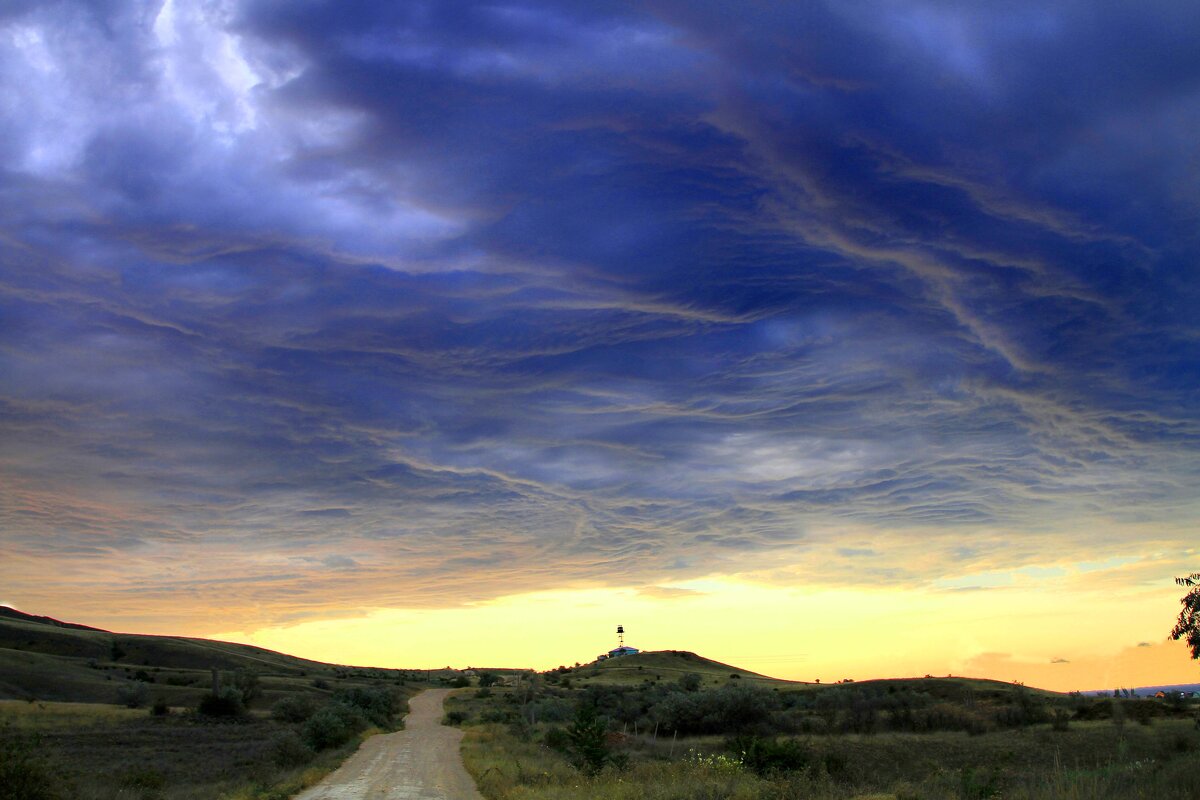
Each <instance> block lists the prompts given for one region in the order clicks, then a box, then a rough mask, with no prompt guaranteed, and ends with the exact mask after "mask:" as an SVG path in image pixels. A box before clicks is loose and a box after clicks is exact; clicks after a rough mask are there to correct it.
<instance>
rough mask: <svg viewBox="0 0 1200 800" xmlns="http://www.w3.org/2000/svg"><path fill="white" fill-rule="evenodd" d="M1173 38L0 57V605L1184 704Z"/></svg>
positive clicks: (1182, 277)
mask: <svg viewBox="0 0 1200 800" xmlns="http://www.w3.org/2000/svg"><path fill="white" fill-rule="evenodd" d="M1198 40H1200V6H1197V5H1196V4H1195V3H1191V2H1183V1H1182V0H1181V1H1180V2H1167V1H1166V0H1149V1H1148V2H1141V3H1136V4H1134V3H1124V2H1113V1H1112V0H1054V1H1053V2H1048V3H1047V2H1032V1H1030V2H1026V1H1025V0H1016V1H1015V2H1012V3H1005V4H1001V5H999V6H998V5H997V4H994V3H982V2H976V3H970V2H955V3H951V2H943V1H942V0H880V1H879V2H862V0H837V1H836V2H834V1H833V0H830V1H829V2H818V1H817V0H806V2H800V3H789V4H782V3H768V2H737V3H734V2H729V3H723V2H702V3H698V2H675V1H673V0H650V1H649V2H640V3H632V4H627V3H610V2H605V1H604V0H588V2H558V3H536V2H508V0H496V2H492V3H486V4H484V3H471V2H456V1H454V0H447V1H445V2H408V3H374V2H365V1H364V0H296V1H290V0H289V1H288V2H284V0H246V1H245V2H229V1H228V0H192V1H188V2H185V0H168V1H167V2H165V3H163V2H135V1H133V0H130V1H129V2H121V1H120V0H95V1H94V2H83V1H82V0H78V1H70V0H48V1H47V0H38V1H36V2H35V1H34V0H26V1H24V2H22V0H16V1H15V2H8V3H5V4H4V5H3V6H2V7H0V76H3V78H2V80H0V602H3V603H7V604H9V605H13V606H16V607H18V608H21V609H23V610H27V611H30V612H33V613H39V614H49V615H52V616H56V617H59V618H63V619H69V620H73V621H78V622H84V623H87V624H92V625H99V626H101V627H106V628H111V629H115V630H126V631H138V632H147V633H172V634H189V635H198V636H217V637H219V638H227V639H233V640H237V641H247V642H255V643H259V644H263V645H265V646H269V647H275V648H276V649H281V650H285V651H287V652H292V653H296V654H299V655H305V656H309V657H313V658H319V659H322V660H328V661H335V662H340V663H347V662H355V663H364V664H374V665H379V666H400V667H404V666H408V667H432V666H445V665H453V666H466V665H478V664H491V665H495V666H502V665H503V666H531V667H536V668H541V669H544V668H548V667H553V666H557V665H559V664H570V663H574V662H576V661H587V660H590V659H591V658H593V657H594V656H595V654H597V653H599V652H602V651H604V650H606V649H608V648H610V647H612V646H614V645H615V636H614V634H613V630H614V629H615V626H616V625H617V624H623V625H625V627H626V630H627V631H628V633H629V636H628V641H629V643H630V644H632V645H634V646H637V647H641V648H644V649H665V648H671V649H685V650H693V651H696V652H699V653H701V654H703V655H707V656H709V657H712V658H716V659H718V660H721V661H725V662H730V663H734V664H737V665H739V666H744V667H746V668H748V669H753V670H757V671H760V672H767V673H769V674H773V675H778V676H781V677H788V678H796V679H804V680H811V679H815V678H818V677H819V678H822V680H825V681H829V680H836V679H841V678H844V677H852V678H855V679H859V680H861V679H864V678H870V677H887V676H895V675H901V674H914V675H920V674H926V673H930V674H939V675H940V674H948V673H954V674H970V675H977V676H981V677H993V678H997V679H1001V680H1023V681H1026V682H1028V683H1030V684H1032V685H1039V686H1044V687H1046V688H1052V689H1059V690H1064V691H1065V690H1070V689H1091V688H1102V687H1107V686H1110V685H1137V684H1147V683H1170V682H1186V681H1194V680H1196V679H1197V675H1200V666H1198V665H1197V664H1196V663H1195V662H1193V661H1190V660H1189V658H1188V653H1187V651H1186V648H1184V647H1183V645H1182V644H1181V643H1174V642H1168V641H1167V640H1166V636H1167V633H1168V632H1169V631H1170V629H1171V626H1172V625H1173V623H1174V618H1175V615H1176V614H1177V613H1178V610H1179V603H1178V601H1179V598H1180V596H1181V595H1182V591H1181V590H1180V589H1179V588H1178V587H1176V586H1175V585H1174V583H1173V581H1172V578H1173V577H1174V576H1177V575H1184V574H1188V573H1190V572H1194V571H1197V569H1200V536H1198V535H1197V522H1198V521H1200V313H1198V312H1197V307H1198V306H1200V280H1198V279H1197V266H1196V265H1197V263H1200V151H1198V150H1197V147H1196V139H1195V131H1196V130H1197V128H1198V127H1200V49H1198V48H1196V47H1195V42H1196V41H1198Z"/></svg>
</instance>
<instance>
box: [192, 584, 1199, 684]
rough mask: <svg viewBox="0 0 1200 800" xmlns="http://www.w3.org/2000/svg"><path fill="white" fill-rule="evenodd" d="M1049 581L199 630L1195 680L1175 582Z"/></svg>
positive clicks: (328, 646) (494, 606)
mask: <svg viewBox="0 0 1200 800" xmlns="http://www.w3.org/2000/svg"><path fill="white" fill-rule="evenodd" d="M1173 590H1174V587H1170V588H1168V589H1162V588H1155V589H1154V590H1126V591H1123V592H1111V591H1108V592H1099V591H1094V590H1092V591H1085V590H1081V589H1079V588H1077V587H1076V588H1073V589H1069V588H1067V587H1066V586H1065V585H1063V584H1062V583H1058V584H1056V585H1055V586H1054V587H1053V588H1051V587H1048V586H1039V585H1032V586H1020V585H1018V586H1010V587H1004V588H993V589H987V590H980V591H958V592H947V591H944V590H941V591H940V590H931V589H913V590H904V591H899V590H895V589H798V588H793V587H787V586H774V585H768V584H762V583H751V582H748V581H744V580H735V579H731V578H711V579H707V580H700V581H687V582H683V583H679V584H674V585H672V586H670V587H665V590H663V589H660V590H659V591H658V592H656V593H653V594H651V593H647V592H640V591H638V590H637V589H633V588H621V589H600V588H582V589H574V590H556V591H543V592H535V593H530V594H521V595H512V596H508V597H502V598H499V599H497V600H494V601H491V602H487V603H479V604H474V605H468V606H462V607H458V608H447V609H429V610H424V609H422V610H397V609H378V610H375V611H372V612H370V613H368V614H366V615H364V616H359V617H354V618H348V619H345V618H343V619H325V620H317V621H308V622H300V623H296V624H293V625H287V626H278V627H265V628H259V629H256V630H251V631H230V632H220V633H212V634H210V636H211V638H215V639H223V640H226V641H233V642H242V643H246V644H254V645H258V646H261V647H267V648H270V649H273V650H278V651H282V652H286V653H290V654H293V655H297V656H303V657H306V658H311V659H314V660H319V661H327V662H332V663H339V664H356V665H360V666H375V667H388V668H400V669H405V668H407V669H431V668H439V667H445V666H454V667H458V668H463V667H521V668H533V669H537V670H546V669H552V668H554V667H557V666H559V665H571V664H574V663H576V662H580V663H586V662H588V661H591V660H592V659H594V658H595V657H596V655H597V654H599V653H601V652H604V651H605V650H608V649H610V648H611V647H613V646H615V644H616V636H615V630H616V626H617V625H618V624H622V625H624V626H625V629H626V632H627V636H626V641H627V643H628V644H630V645H632V646H634V647H638V648H639V649H642V650H690V651H693V652H696V653H698V654H700V655H702V656H704V657H706V658H710V659H713V660H716V661H721V662H725V663H729V664H731V665H733V666H735V667H739V668H743V669H747V670H751V671H754V672H760V673H763V674H767V675H770V676H772V677H777V678H784V679H788V680H800V681H812V680H815V679H817V678H819V679H820V680H821V681H822V682H823V683H831V682H834V681H837V680H841V679H845V678H852V679H854V680H865V679H872V678H893V677H914V676H922V675H925V674H931V675H935V676H944V675H947V674H954V675H960V676H966V677H974V678H992V679H995V680H1001V681H1020V682H1022V683H1026V684H1027V685H1030V686H1037V687H1040V688H1045V689H1051V690H1055V691H1062V692H1066V691H1072V690H1095V689H1105V688H1116V687H1118V686H1122V687H1132V686H1144V685H1154V684H1174V683H1192V682H1197V681H1200V668H1198V666H1197V664H1196V662H1194V661H1192V660H1191V659H1190V657H1189V654H1188V651H1187V648H1186V647H1185V646H1184V645H1183V644H1182V643H1178V642H1169V641H1166V637H1165V633H1166V631H1168V630H1169V629H1170V626H1171V623H1172V621H1173V619H1174V615H1175V614H1176V613H1177V606H1178V593H1177V592H1175V591H1173Z"/></svg>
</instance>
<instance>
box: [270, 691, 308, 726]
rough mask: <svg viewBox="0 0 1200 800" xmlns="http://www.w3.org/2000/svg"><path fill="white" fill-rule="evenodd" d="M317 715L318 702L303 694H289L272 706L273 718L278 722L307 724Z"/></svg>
mask: <svg viewBox="0 0 1200 800" xmlns="http://www.w3.org/2000/svg"><path fill="white" fill-rule="evenodd" d="M315 713H317V703H316V701H315V700H314V699H313V698H311V697H309V696H307V695H302V694H289V695H288V696H287V697H283V698H280V699H279V700H278V701H277V702H276V703H275V705H273V706H271V718H272V719H274V720H275V721H277V722H306V721H307V720H308V718H309V717H311V716H312V715H313V714H315Z"/></svg>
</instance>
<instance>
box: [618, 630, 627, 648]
mask: <svg viewBox="0 0 1200 800" xmlns="http://www.w3.org/2000/svg"><path fill="white" fill-rule="evenodd" d="M624 646H625V626H624V625H618V626H617V649H618V650H619V649H621V648H622V647H624Z"/></svg>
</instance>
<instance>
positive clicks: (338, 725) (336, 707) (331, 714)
mask: <svg viewBox="0 0 1200 800" xmlns="http://www.w3.org/2000/svg"><path fill="white" fill-rule="evenodd" d="M366 727H367V720H366V718H364V717H363V716H362V715H361V714H359V713H358V712H356V711H355V710H354V709H352V708H350V707H349V706H345V705H342V704H341V703H331V704H329V705H327V706H325V707H324V708H322V709H320V710H319V711H317V712H316V713H315V714H313V715H312V716H311V717H309V718H308V721H307V722H305V723H304V734H303V737H304V742H305V743H306V744H307V745H308V746H309V747H311V748H312V749H313V750H327V749H329V748H330V747H338V746H340V745H343V744H345V743H346V742H348V741H350V739H351V737H353V736H354V735H355V734H357V733H360V732H362V731H364V730H366Z"/></svg>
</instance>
